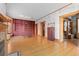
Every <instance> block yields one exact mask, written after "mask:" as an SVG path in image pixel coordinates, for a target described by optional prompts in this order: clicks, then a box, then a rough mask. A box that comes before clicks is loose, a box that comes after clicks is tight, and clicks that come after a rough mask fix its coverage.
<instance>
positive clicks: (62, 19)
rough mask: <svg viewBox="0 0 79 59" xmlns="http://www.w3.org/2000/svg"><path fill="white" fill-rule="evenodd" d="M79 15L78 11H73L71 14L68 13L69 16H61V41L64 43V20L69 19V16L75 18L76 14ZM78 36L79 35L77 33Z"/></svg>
mask: <svg viewBox="0 0 79 59" xmlns="http://www.w3.org/2000/svg"><path fill="white" fill-rule="evenodd" d="M78 13H79V10H76V11H73V12H70V13H68V14H64V15H62V16H59V21H60V25H59V28H60V29H59V30H60V31H59V36H60V41H64V40H63V34H64V32H63V30H64V29H63V25H64V23H63V21H64V18H67V17H69V16H74V15H76V14H78ZM77 31H78V30H77ZM77 36H78V33H77Z"/></svg>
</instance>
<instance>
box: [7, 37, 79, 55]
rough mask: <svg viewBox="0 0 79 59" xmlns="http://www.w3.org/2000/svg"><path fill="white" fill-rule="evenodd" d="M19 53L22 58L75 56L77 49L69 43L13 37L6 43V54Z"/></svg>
mask: <svg viewBox="0 0 79 59" xmlns="http://www.w3.org/2000/svg"><path fill="white" fill-rule="evenodd" d="M16 51H19V52H20V54H21V55H23V56H73V55H75V56H77V55H79V47H77V46H75V45H74V44H72V43H71V42H60V41H59V40H55V41H49V40H47V39H46V38H43V37H40V36H38V37H24V36H15V37H12V38H11V39H10V40H9V41H8V54H10V53H13V52H16Z"/></svg>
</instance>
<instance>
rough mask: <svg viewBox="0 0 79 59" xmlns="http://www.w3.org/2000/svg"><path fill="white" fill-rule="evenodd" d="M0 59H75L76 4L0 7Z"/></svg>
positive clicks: (78, 42) (78, 45)
mask: <svg viewBox="0 0 79 59" xmlns="http://www.w3.org/2000/svg"><path fill="white" fill-rule="evenodd" d="M0 56H79V4H77V3H0Z"/></svg>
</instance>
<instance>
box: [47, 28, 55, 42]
mask: <svg viewBox="0 0 79 59" xmlns="http://www.w3.org/2000/svg"><path fill="white" fill-rule="evenodd" d="M47 30H48V33H47V34H48V40H52V41H53V40H55V28H54V27H48V29H47Z"/></svg>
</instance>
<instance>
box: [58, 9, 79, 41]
mask: <svg viewBox="0 0 79 59" xmlns="http://www.w3.org/2000/svg"><path fill="white" fill-rule="evenodd" d="M78 19H79V10H77V11H74V12H70V13H68V14H64V15H62V16H60V39H61V41H64V40H65V39H72V40H74V39H76V40H77V39H78V38H79V35H78V34H79V32H78V30H79V29H78V23H79V22H78Z"/></svg>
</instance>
